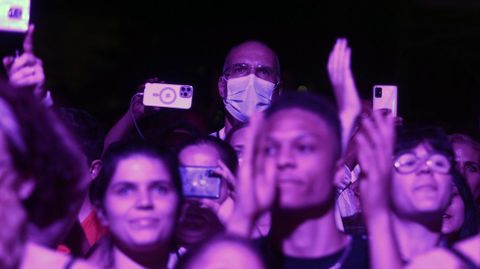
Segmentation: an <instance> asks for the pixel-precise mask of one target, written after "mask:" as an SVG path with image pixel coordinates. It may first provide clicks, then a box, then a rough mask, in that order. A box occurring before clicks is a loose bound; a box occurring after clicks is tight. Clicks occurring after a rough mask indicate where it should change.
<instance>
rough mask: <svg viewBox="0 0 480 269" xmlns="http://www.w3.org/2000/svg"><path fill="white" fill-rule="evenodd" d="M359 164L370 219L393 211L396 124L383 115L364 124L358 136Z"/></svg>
mask: <svg viewBox="0 0 480 269" xmlns="http://www.w3.org/2000/svg"><path fill="white" fill-rule="evenodd" d="M356 141H357V144H358V161H359V163H360V167H361V169H362V177H361V181H360V192H361V194H360V196H361V201H362V207H363V212H364V214H365V215H366V217H367V218H368V217H369V216H370V215H374V214H376V213H382V214H383V213H386V212H388V211H389V208H388V206H389V204H388V200H389V192H390V183H391V177H392V173H393V165H392V157H393V150H394V143H395V120H394V118H393V117H392V116H390V115H385V113H383V111H375V112H374V113H373V114H372V117H369V118H364V119H363V120H362V130H361V131H360V132H359V133H358V134H357V136H356Z"/></svg>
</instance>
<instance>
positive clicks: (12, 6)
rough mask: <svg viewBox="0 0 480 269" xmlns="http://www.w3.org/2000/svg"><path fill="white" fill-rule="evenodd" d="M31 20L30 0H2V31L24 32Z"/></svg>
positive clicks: (0, 24) (0, 10) (0, 26)
mask: <svg viewBox="0 0 480 269" xmlns="http://www.w3.org/2000/svg"><path fill="white" fill-rule="evenodd" d="M29 21H30V0H0V31H7V32H20V33H24V32H26V31H27V30H28V23H29Z"/></svg>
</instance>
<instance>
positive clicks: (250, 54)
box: [225, 42, 276, 67]
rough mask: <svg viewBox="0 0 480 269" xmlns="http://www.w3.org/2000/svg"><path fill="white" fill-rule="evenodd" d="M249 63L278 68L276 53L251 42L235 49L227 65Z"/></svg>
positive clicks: (229, 56)
mask: <svg viewBox="0 0 480 269" xmlns="http://www.w3.org/2000/svg"><path fill="white" fill-rule="evenodd" d="M237 63H247V64H251V65H267V66H272V67H276V56H275V53H274V52H273V51H272V50H271V49H269V48H268V47H266V46H265V45H263V44H261V43H258V42H249V43H245V44H242V45H240V46H238V47H236V48H234V49H233V50H232V51H231V52H230V54H229V55H228V57H227V59H226V62H225V65H226V66H228V65H232V64H237Z"/></svg>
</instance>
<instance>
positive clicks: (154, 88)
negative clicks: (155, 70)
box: [143, 83, 193, 109]
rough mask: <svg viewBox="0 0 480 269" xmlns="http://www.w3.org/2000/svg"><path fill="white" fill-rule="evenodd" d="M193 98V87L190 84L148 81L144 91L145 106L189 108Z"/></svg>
mask: <svg viewBox="0 0 480 269" xmlns="http://www.w3.org/2000/svg"><path fill="white" fill-rule="evenodd" d="M192 99H193V87H192V86H190V85H180V84H165V83H147V84H145V90H144V92H143V104H144V105H145V106H153V107H167V108H177V109H189V108H191V107H192Z"/></svg>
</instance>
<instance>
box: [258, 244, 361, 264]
mask: <svg viewBox="0 0 480 269" xmlns="http://www.w3.org/2000/svg"><path fill="white" fill-rule="evenodd" d="M268 242H269V241H268V237H262V238H259V239H257V240H255V245H256V246H257V247H258V249H259V251H260V253H261V254H262V256H263V258H264V259H265V262H266V263H267V268H272V269H274V268H275V269H280V268H282V269H290V268H291V269H307V268H311V269H313V268H315V269H328V268H331V267H332V266H333V265H335V263H337V262H338V261H339V260H340V259H341V257H342V254H343V253H344V252H345V248H344V249H341V250H339V251H338V252H335V253H333V254H331V255H328V256H324V257H318V258H296V257H290V256H285V255H283V254H282V253H279V252H278V251H276V250H274V249H273V248H272V247H271V246H270V245H269V243H268ZM346 248H348V247H346ZM340 268H342V269H363V268H365V269H367V268H369V261H368V244H367V240H366V238H364V237H360V236H354V237H353V238H352V241H351V248H350V250H349V252H348V255H347V256H346V258H345V260H344V262H343V263H342V266H341V267H340Z"/></svg>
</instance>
